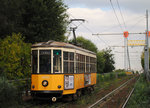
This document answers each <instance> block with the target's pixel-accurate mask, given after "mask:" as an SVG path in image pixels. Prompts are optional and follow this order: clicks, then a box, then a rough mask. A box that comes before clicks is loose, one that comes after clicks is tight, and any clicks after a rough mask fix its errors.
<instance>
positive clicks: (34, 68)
mask: <svg viewBox="0 0 150 108" xmlns="http://www.w3.org/2000/svg"><path fill="white" fill-rule="evenodd" d="M37 56H38V51H37V50H33V51H32V73H37V64H38V62H37V61H38V60H37Z"/></svg>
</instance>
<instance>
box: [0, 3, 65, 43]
mask: <svg viewBox="0 0 150 108" xmlns="http://www.w3.org/2000/svg"><path fill="white" fill-rule="evenodd" d="M0 7H1V8H0V23H1V24H0V36H1V37H0V38H1V39H4V38H5V37H6V36H7V35H11V34H12V33H13V32H14V33H19V32H20V33H22V34H23V35H24V36H25V41H26V42H31V43H35V42H40V41H48V40H56V41H63V40H64V39H65V36H64V33H65V32H66V26H67V21H66V20H67V14H66V13H65V12H66V9H67V7H66V6H65V5H64V3H63V2H62V0H1V2H0Z"/></svg>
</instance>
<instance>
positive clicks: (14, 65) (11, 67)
mask: <svg viewBox="0 0 150 108" xmlns="http://www.w3.org/2000/svg"><path fill="white" fill-rule="evenodd" d="M23 40H24V38H22V36H21V34H12V36H7V37H6V38H5V39H3V40H1V42H0V43H1V44H0V74H1V75H3V76H5V77H7V78H8V79H16V78H25V77H27V76H29V73H30V46H31V45H30V44H26V43H24V42H23Z"/></svg>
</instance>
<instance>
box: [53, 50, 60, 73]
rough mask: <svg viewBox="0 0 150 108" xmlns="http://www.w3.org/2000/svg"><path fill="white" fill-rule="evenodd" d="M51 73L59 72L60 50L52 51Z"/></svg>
mask: <svg viewBox="0 0 150 108" xmlns="http://www.w3.org/2000/svg"><path fill="white" fill-rule="evenodd" d="M53 72H54V73H60V72H61V50H53Z"/></svg>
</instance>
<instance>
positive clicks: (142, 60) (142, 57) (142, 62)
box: [141, 48, 150, 69]
mask: <svg viewBox="0 0 150 108" xmlns="http://www.w3.org/2000/svg"><path fill="white" fill-rule="evenodd" d="M149 63H150V48H149ZM141 64H142V67H143V69H144V52H143V53H142V55H141ZM149 67H150V64H149Z"/></svg>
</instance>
